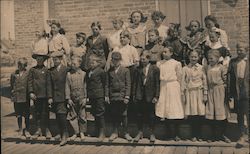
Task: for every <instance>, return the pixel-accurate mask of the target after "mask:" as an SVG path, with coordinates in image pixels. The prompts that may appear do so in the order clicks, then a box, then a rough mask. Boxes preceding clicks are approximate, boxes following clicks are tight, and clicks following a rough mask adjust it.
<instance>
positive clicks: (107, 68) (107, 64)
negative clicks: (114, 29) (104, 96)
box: [105, 52, 112, 72]
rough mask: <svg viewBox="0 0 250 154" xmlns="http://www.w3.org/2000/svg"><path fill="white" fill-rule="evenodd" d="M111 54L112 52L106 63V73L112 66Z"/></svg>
mask: <svg viewBox="0 0 250 154" xmlns="http://www.w3.org/2000/svg"><path fill="white" fill-rule="evenodd" d="M111 54H112V52H109V55H108V58H107V61H106V65H105V71H106V72H108V70H109V69H110V65H111Z"/></svg>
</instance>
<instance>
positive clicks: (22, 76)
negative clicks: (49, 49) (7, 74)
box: [10, 58, 31, 138]
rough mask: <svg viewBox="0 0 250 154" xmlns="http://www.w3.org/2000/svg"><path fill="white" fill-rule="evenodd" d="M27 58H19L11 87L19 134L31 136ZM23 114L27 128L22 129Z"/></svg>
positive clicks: (11, 79) (12, 76)
mask: <svg viewBox="0 0 250 154" xmlns="http://www.w3.org/2000/svg"><path fill="white" fill-rule="evenodd" d="M27 63H28V62H27V59H26V58H20V59H18V62H17V65H18V69H17V70H16V71H15V72H14V73H13V74H11V78H10V87H11V99H12V101H13V102H14V109H15V113H16V116H17V123H18V128H19V130H18V135H19V136H22V135H24V136H25V137H26V138H30V136H31V135H30V133H29V120H30V119H29V116H30V112H29V108H30V103H29V102H28V97H27V92H28V80H27V79H28V71H27V70H26V67H27ZM22 116H24V118H25V126H26V127H25V129H24V130H23V129H22Z"/></svg>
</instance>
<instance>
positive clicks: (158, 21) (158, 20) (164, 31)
mask: <svg viewBox="0 0 250 154" xmlns="http://www.w3.org/2000/svg"><path fill="white" fill-rule="evenodd" d="M165 18H166V16H165V15H164V14H163V13H162V12H161V11H154V12H153V13H152V14H151V19H152V20H153V22H154V28H155V29H157V30H158V31H159V36H160V38H161V40H162V41H163V40H165V39H166V38H167V36H168V26H165V25H163V24H162V22H163V21H164V19H165Z"/></svg>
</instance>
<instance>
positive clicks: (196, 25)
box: [180, 20, 206, 64]
mask: <svg viewBox="0 0 250 154" xmlns="http://www.w3.org/2000/svg"><path fill="white" fill-rule="evenodd" d="M186 30H187V31H189V32H190V33H189V34H188V35H187V36H186V37H184V38H181V39H180V41H181V42H182V43H183V44H184V45H185V52H184V53H189V52H190V51H191V50H196V51H197V52H199V55H200V56H203V45H204V42H205V41H206V36H205V35H204V33H202V32H203V29H202V28H201V24H200V22H199V21H198V20H191V21H190V23H189V26H187V27H186ZM184 58H185V61H186V64H188V63H189V60H188V55H186V54H185V55H184ZM201 61H202V57H199V61H198V62H199V63H201Z"/></svg>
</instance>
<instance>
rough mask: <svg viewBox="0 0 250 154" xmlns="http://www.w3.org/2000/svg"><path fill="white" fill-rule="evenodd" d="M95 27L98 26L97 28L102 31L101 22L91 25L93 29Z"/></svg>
mask: <svg viewBox="0 0 250 154" xmlns="http://www.w3.org/2000/svg"><path fill="white" fill-rule="evenodd" d="M94 26H96V27H98V28H99V29H100V30H102V26H101V23H100V22H99V21H95V22H92V24H91V26H90V27H91V28H92V27H94Z"/></svg>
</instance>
